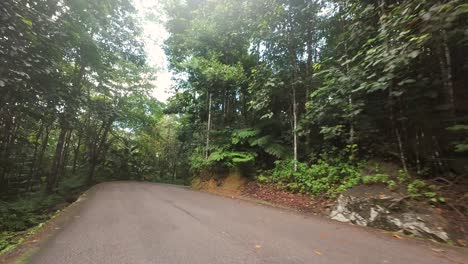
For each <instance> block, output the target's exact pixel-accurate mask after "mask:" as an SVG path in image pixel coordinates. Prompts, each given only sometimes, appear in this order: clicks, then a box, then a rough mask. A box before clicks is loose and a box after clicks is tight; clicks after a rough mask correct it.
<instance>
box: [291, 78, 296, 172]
mask: <svg viewBox="0 0 468 264" xmlns="http://www.w3.org/2000/svg"><path fill="white" fill-rule="evenodd" d="M292 90H293V138H294V171H297V102H296V88H295V87H293V89H292Z"/></svg>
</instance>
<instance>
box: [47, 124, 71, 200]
mask: <svg viewBox="0 0 468 264" xmlns="http://www.w3.org/2000/svg"><path fill="white" fill-rule="evenodd" d="M62 122H63V121H62ZM67 133H68V129H67V128H65V127H62V129H61V130H60V135H59V138H58V140H57V145H56V147H55V156H54V161H53V163H52V169H51V172H50V174H49V175H48V177H47V185H46V191H47V193H52V192H53V191H54V187H55V183H56V179H57V178H58V174H59V173H60V168H61V166H62V163H63V155H64V150H65V140H66V136H67Z"/></svg>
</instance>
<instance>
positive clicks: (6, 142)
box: [0, 109, 13, 193]
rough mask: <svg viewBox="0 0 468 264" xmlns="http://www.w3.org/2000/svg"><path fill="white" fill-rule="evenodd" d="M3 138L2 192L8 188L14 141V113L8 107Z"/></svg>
mask: <svg viewBox="0 0 468 264" xmlns="http://www.w3.org/2000/svg"><path fill="white" fill-rule="evenodd" d="M5 112H6V116H5V117H4V129H3V138H2V145H1V153H0V193H2V192H5V191H6V190H7V188H8V182H7V175H8V171H9V166H10V165H9V163H10V161H9V158H10V150H11V142H12V131H11V130H12V127H13V115H12V114H11V112H10V111H8V109H7V110H6V111H5Z"/></svg>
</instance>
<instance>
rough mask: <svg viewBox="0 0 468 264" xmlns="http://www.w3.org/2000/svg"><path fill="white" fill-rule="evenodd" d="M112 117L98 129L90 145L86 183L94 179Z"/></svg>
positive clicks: (90, 182)
mask: <svg viewBox="0 0 468 264" xmlns="http://www.w3.org/2000/svg"><path fill="white" fill-rule="evenodd" d="M112 123H113V118H111V119H110V120H109V121H108V122H107V123H104V124H103V125H102V127H101V129H100V130H99V131H100V132H99V133H98V135H97V138H96V141H95V142H94V144H93V146H92V151H91V157H90V168H89V173H88V179H87V184H88V185H90V184H92V183H93V181H94V176H95V173H96V168H97V166H98V165H99V163H100V159H101V153H103V150H104V149H105V146H104V145H105V144H106V141H107V135H108V134H109V131H110V129H111V127H112Z"/></svg>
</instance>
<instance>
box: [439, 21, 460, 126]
mask: <svg viewBox="0 0 468 264" xmlns="http://www.w3.org/2000/svg"><path fill="white" fill-rule="evenodd" d="M442 38H443V41H442V45H441V49H442V51H441V53H442V54H441V59H440V68H441V72H442V80H443V82H444V88H445V92H446V94H447V101H448V105H449V114H450V119H452V120H450V121H451V122H452V123H454V124H455V123H456V116H455V110H456V106H455V96H454V92H453V75H452V68H453V67H452V58H451V55H450V48H449V46H448V38H447V32H446V31H445V30H443V31H442Z"/></svg>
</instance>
